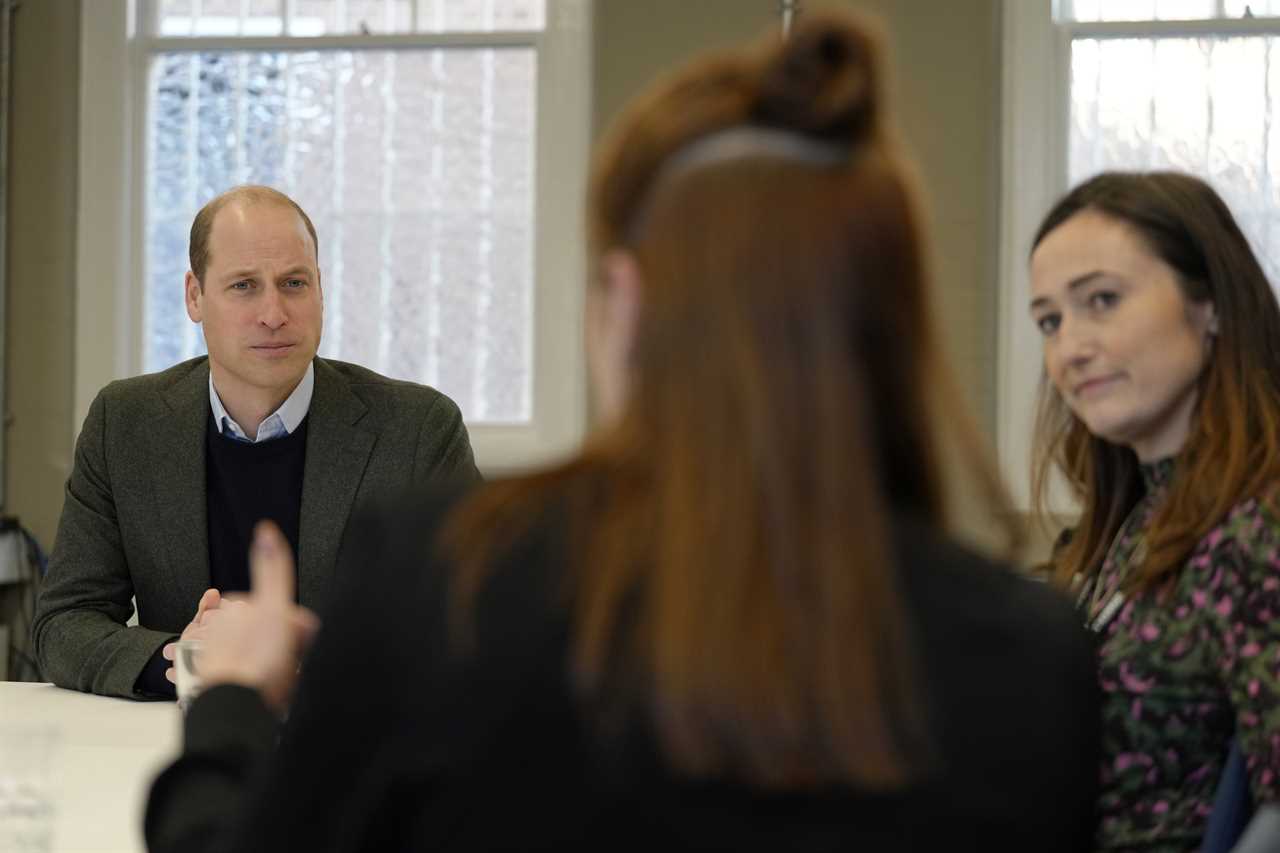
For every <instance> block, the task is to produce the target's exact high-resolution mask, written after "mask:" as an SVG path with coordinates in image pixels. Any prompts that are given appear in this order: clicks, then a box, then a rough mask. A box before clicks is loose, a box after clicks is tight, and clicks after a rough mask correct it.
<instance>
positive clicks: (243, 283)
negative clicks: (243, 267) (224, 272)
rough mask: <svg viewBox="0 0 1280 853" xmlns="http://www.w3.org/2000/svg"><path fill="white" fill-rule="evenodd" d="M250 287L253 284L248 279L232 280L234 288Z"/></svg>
mask: <svg viewBox="0 0 1280 853" xmlns="http://www.w3.org/2000/svg"><path fill="white" fill-rule="evenodd" d="M250 287H252V285H251V284H250V283H249V281H248V280H247V279H246V280H244V281H236V282H232V284H231V289H232V290H248V289H249V288H250Z"/></svg>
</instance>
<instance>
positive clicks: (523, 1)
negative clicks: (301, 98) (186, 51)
mask: <svg viewBox="0 0 1280 853" xmlns="http://www.w3.org/2000/svg"><path fill="white" fill-rule="evenodd" d="M415 4H416V6H417V16H418V18H417V29H418V30H419V31H421V32H493V31H495V30H540V29H542V28H543V26H544V22H545V17H546V10H545V5H546V4H545V0H290V2H289V3H288V9H289V21H288V34H289V35H292V36H326V35H348V34H352V33H369V34H394V33H409V32H413V30H414V14H415V12H414V6H415ZM283 5H284V4H283V3H282V0H160V3H159V16H160V20H159V27H158V32H159V33H160V35H162V36H179V37H181V36H270V35H280V34H281V33H282V32H283V30H284V20H283V18H282V17H281V12H282V7H283Z"/></svg>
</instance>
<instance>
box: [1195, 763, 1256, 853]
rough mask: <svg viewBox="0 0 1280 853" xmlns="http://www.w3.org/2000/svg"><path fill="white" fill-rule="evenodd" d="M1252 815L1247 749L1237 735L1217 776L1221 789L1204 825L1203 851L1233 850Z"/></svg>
mask: <svg viewBox="0 0 1280 853" xmlns="http://www.w3.org/2000/svg"><path fill="white" fill-rule="evenodd" d="M1252 818H1253V797H1252V796H1251V795H1250V793H1249V773H1248V771H1247V770H1246V769H1245V764H1244V753H1242V752H1241V751H1240V744H1239V742H1237V741H1236V740H1235V739H1232V741H1231V751H1230V752H1229V753H1227V764H1226V766H1225V767H1223V768H1222V775H1221V776H1219V777H1218V790H1217V792H1216V793H1215V794H1214V796H1213V811H1212V812H1211V813H1210V814H1209V825H1208V826H1207V827H1206V829H1205V833H1204V841H1203V842H1202V843H1201V845H1200V853H1231V850H1232V849H1233V848H1234V847H1235V846H1236V842H1238V841H1239V840H1240V836H1241V835H1243V834H1244V830H1245V827H1246V826H1248V825H1249V821H1250V820H1251V819H1252Z"/></svg>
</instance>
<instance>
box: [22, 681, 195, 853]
mask: <svg viewBox="0 0 1280 853" xmlns="http://www.w3.org/2000/svg"><path fill="white" fill-rule="evenodd" d="M41 730H43V731H49V730H52V731H53V732H54V733H55V735H54V738H55V741H56V745H55V748H54V750H53V756H54V758H53V785H54V799H55V804H56V805H55V808H56V818H55V827H54V835H53V849H54V850H58V851H80V850H102V851H108V850H109V851H112V853H129V851H135V850H136V851H142V850H144V849H145V846H144V844H143V840H142V813H143V809H144V807H145V806H146V802H147V792H148V790H149V789H150V787H151V782H152V780H153V779H154V778H155V776H156V774H157V773H158V772H159V771H160V770H161V769H162V768H163V767H164V766H165V765H166V764H168V763H169V762H170V761H172V760H173V758H174V757H176V756H177V754H178V751H179V749H180V746H181V743H182V716H181V714H179V713H178V709H177V706H176V705H175V704H174V703H173V702H131V701H129V700H127V699H110V698H107V697H105V696H91V695H88V694H85V693H76V692H75V691H71V690H63V689H61V688H59V687H54V686H53V685H52V684H23V683H17V682H7V681H6V682H0V733H2V734H7V735H11V734H12V733H14V732H23V731H30V732H38V731H41ZM10 742H12V741H10ZM2 743H3V740H0V744H2ZM4 760H5V756H4V755H3V754H0V767H3V766H4Z"/></svg>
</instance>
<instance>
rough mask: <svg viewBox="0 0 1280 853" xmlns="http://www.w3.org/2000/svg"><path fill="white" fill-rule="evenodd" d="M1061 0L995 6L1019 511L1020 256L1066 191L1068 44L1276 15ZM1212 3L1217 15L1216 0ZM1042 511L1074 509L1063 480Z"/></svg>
mask: <svg viewBox="0 0 1280 853" xmlns="http://www.w3.org/2000/svg"><path fill="white" fill-rule="evenodd" d="M1069 3H1070V0H1036V2H1027V0H1003V9H1002V24H1003V69H1002V77H1001V89H1002V91H1001V125H1002V126H1001V192H1000V196H1001V203H1000V259H999V260H1000V274H999V284H998V287H999V298H998V303H999V308H998V311H999V337H998V340H997V356H996V357H997V397H996V411H997V420H996V423H997V428H996V441H997V453H998V458H999V461H1000V468H1001V471H1002V473H1003V474H1004V478H1005V482H1006V483H1007V484H1008V486H1009V490H1010V493H1011V495H1012V497H1013V500H1014V505H1015V507H1016V508H1017V509H1019V510H1021V511H1024V512H1025V511H1028V510H1030V509H1031V507H1032V500H1031V499H1032V495H1031V476H1030V473H1031V454H1032V449H1033V445H1032V441H1033V434H1032V431H1033V429H1034V422H1035V401H1036V393H1037V389H1038V386H1039V383H1040V378H1041V374H1042V371H1043V368H1042V358H1041V343H1040V336H1039V333H1038V332H1037V331H1036V329H1035V326H1034V324H1032V323H1031V321H1030V319H1029V315H1028V313H1027V300H1028V293H1029V292H1030V281H1029V273H1028V259H1029V253H1030V250H1031V241H1032V239H1033V238H1034V236H1035V229H1036V226H1037V225H1038V224H1039V222H1040V220H1041V218H1043V217H1044V215H1045V213H1047V212H1048V210H1049V207H1050V206H1051V205H1052V204H1053V203H1054V202H1055V201H1057V199H1058V198H1060V197H1061V196H1062V195H1063V194H1064V193H1065V192H1066V191H1067V189H1068V187H1067V181H1068V166H1069V164H1068V155H1069V151H1068V145H1069V137H1068V134H1069V131H1070V127H1069V122H1070V116H1071V43H1072V41H1073V40H1074V39H1077V38H1098V39H1102V38H1162V37H1163V38H1175V37H1197V36H1233V35H1236V36H1280V17H1257V18H1248V19H1244V18H1212V19H1195V20H1164V21H1156V20H1152V21H1071V20H1065V18H1066V15H1058V14H1055V13H1058V12H1066V11H1068V10H1069V6H1068V4H1069ZM1216 6H1217V10H1218V13H1219V14H1222V13H1223V9H1224V2H1223V0H1218V2H1217V4H1216ZM1277 284H1280V282H1277ZM1047 509H1048V510H1049V511H1050V512H1054V513H1061V514H1069V513H1072V512H1073V511H1075V509H1076V507H1075V503H1074V501H1073V500H1072V498H1071V497H1070V495H1069V492H1068V490H1067V487H1066V485H1065V484H1064V483H1061V482H1055V483H1053V484H1052V485H1051V488H1050V493H1049V500H1048V507H1047Z"/></svg>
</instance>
